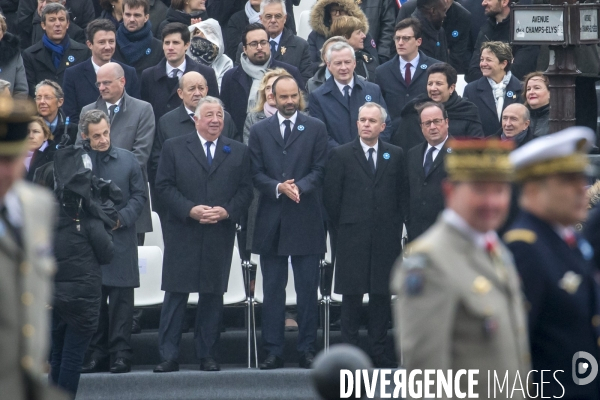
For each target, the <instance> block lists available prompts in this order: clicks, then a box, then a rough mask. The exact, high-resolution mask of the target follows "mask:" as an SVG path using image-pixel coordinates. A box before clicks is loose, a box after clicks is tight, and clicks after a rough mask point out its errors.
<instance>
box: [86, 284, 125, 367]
mask: <svg viewBox="0 0 600 400" xmlns="http://www.w3.org/2000/svg"><path fill="white" fill-rule="evenodd" d="M107 300H109V301H108V304H107ZM132 322H133V288H124V287H114V286H104V285H102V300H101V303H100V319H99V321H98V330H97V331H96V333H94V336H93V337H92V341H91V343H90V348H89V350H88V354H89V355H90V358H93V359H97V360H102V359H105V358H107V357H108V356H109V355H110V358H111V362H113V361H114V360H115V358H121V357H122V358H126V359H128V360H130V361H131V359H132V357H133V352H132V350H131V325H132Z"/></svg>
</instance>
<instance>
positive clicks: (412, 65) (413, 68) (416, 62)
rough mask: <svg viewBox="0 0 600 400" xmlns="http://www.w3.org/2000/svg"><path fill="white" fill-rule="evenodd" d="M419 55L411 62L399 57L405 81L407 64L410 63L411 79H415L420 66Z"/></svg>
mask: <svg viewBox="0 0 600 400" xmlns="http://www.w3.org/2000/svg"><path fill="white" fill-rule="evenodd" d="M419 57H420V55H419V53H418V52H417V56H416V57H415V58H413V59H412V60H410V61H406V60H404V58H402V57H398V58H399V59H400V73H401V74H402V77H403V78H404V79H406V76H404V75H405V74H406V64H408V63H410V78H411V79H412V78H414V77H415V73H416V72H417V65H419Z"/></svg>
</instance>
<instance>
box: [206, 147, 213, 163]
mask: <svg viewBox="0 0 600 400" xmlns="http://www.w3.org/2000/svg"><path fill="white" fill-rule="evenodd" d="M212 145H213V142H206V161H208V166H209V167H210V166H211V165H212V161H213V157H212V154H210V146H212Z"/></svg>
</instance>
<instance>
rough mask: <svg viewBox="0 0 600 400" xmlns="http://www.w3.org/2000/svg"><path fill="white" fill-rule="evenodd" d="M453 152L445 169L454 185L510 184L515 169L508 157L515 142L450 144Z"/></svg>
mask: <svg viewBox="0 0 600 400" xmlns="http://www.w3.org/2000/svg"><path fill="white" fill-rule="evenodd" d="M448 147H449V148H451V149H452V152H451V153H449V154H448V155H446V159H445V166H446V171H447V172H448V178H449V179H450V180H451V181H500V182H510V181H512V179H513V174H514V168H513V165H512V163H511V162H510V160H509V158H508V155H509V153H510V151H511V150H512V149H513V147H514V144H513V142H512V141H500V140H498V139H487V140H454V139H453V140H450V142H449V143H448Z"/></svg>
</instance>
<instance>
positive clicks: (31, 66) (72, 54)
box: [22, 39, 92, 97]
mask: <svg viewBox="0 0 600 400" xmlns="http://www.w3.org/2000/svg"><path fill="white" fill-rule="evenodd" d="M22 55H23V65H24V66H25V74H26V75H27V84H28V85H29V96H31V97H35V85H37V84H38V83H39V82H41V81H43V80H44V79H50V80H52V81H54V82H57V83H59V84H60V83H62V82H63V78H64V75H65V69H67V67H72V66H75V65H77V64H79V63H81V62H83V61H85V60H87V59H88V58H90V56H91V55H92V54H91V52H90V49H88V48H87V46H86V45H84V44H81V43H78V42H75V41H74V40H73V39H70V45H69V49H68V50H67V51H66V52H65V54H63V57H62V59H61V60H60V64H59V65H58V68H54V64H53V63H52V53H51V52H50V51H49V50H47V49H46V48H45V47H44V44H43V43H42V42H38V43H36V44H34V45H33V46H31V47H29V48H27V49H26V50H24V51H23V54H22Z"/></svg>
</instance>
